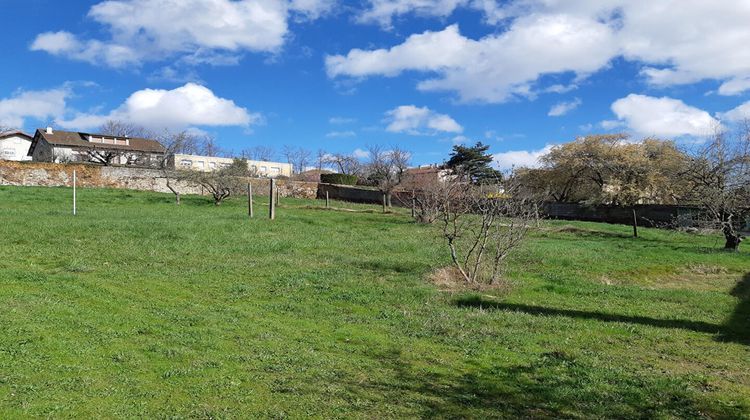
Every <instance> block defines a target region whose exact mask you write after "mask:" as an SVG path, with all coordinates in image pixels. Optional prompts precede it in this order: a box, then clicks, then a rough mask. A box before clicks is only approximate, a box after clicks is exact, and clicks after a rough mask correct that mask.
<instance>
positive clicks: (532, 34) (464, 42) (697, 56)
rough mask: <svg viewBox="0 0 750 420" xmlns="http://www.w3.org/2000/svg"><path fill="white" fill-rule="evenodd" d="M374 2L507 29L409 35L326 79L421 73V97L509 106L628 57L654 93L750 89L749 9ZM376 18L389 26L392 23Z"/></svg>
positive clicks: (648, 2)
mask: <svg viewBox="0 0 750 420" xmlns="http://www.w3.org/2000/svg"><path fill="white" fill-rule="evenodd" d="M371 4H372V5H373V7H372V8H371V9H369V10H383V11H387V10H391V13H390V15H385V16H397V15H401V14H405V13H410V12H414V13H419V11H420V10H421V9H420V8H426V7H429V5H443V6H445V7H444V8H442V9H440V8H438V9H435V12H434V13H432V14H433V15H440V16H446V15H447V14H449V12H450V13H452V11H453V9H452V8H451V7H461V6H470V7H474V8H477V9H480V10H482V11H483V12H484V13H485V19H486V21H487V22H488V23H490V24H499V28H500V29H501V30H502V31H501V32H499V33H497V34H493V35H489V36H486V37H483V38H480V39H471V38H468V37H465V36H463V35H461V34H460V33H459V31H458V27H455V26H449V27H448V28H446V29H444V30H443V31H439V32H430V31H428V32H424V33H422V34H415V35H412V36H410V37H408V38H407V39H406V40H405V41H404V42H403V43H401V44H399V45H395V46H393V47H391V48H385V49H374V50H362V49H353V50H351V51H349V52H348V53H347V54H342V55H332V56H329V57H327V60H326V67H327V69H328V74H329V76H330V77H332V78H335V77H341V76H353V77H363V76H375V75H380V76H386V77H389V76H395V75H398V74H400V73H402V72H404V71H419V72H424V73H426V74H428V75H429V76H425V78H424V79H423V80H422V81H420V82H419V84H418V85H417V87H418V88H419V89H421V90H443V91H452V92H456V93H457V94H458V96H459V98H461V99H463V100H476V101H486V102H504V101H507V100H509V99H510V98H511V97H513V96H529V95H533V94H535V93H538V92H546V91H547V90H546V89H547V88H545V87H544V86H539V85H540V84H541V83H540V77H541V76H543V75H565V74H568V73H573V74H575V76H576V77H577V78H578V79H581V78H585V77H586V76H587V75H589V74H591V73H593V72H596V71H598V70H601V69H603V68H605V67H606V66H607V65H608V64H609V63H610V61H611V60H612V59H614V58H617V57H623V58H625V59H627V60H630V61H633V62H638V63H643V64H645V65H644V67H643V71H642V75H643V76H644V77H645V78H646V79H647V81H648V82H649V83H651V84H653V85H659V86H666V85H675V84H685V83H693V82H696V81H699V80H704V79H711V80H718V81H720V82H721V83H722V85H721V87H720V88H719V93H720V94H732V95H734V94H738V93H741V92H744V91H747V90H748V89H750V81H748V79H749V78H750V49H748V48H746V45H747V43H748V42H750V25H747V24H746V22H748V21H749V20H750V2H736V1H716V2H705V1H682V0H664V1H659V2H655V1H652V0H606V1H600V0H576V1H552V0H515V1H503V2H500V1H496V0H473V1H471V2H462V1H454V2H447V3H446V4H443V3H441V2H439V1H437V0H433V1H428V0H424V1H419V0H413V1H406V0H404V1H397V0H391V1H382V2H375V1H372V2H371ZM377 5H381V6H383V7H379V8H376V7H375V6H377ZM386 6H387V7H386ZM438 10H441V11H440V12H438ZM373 13H374V12H373ZM373 13H371V15H372V16H381V15H376V14H373ZM372 19H373V20H375V21H380V22H386V23H387V22H389V20H388V19H390V18H388V17H386V18H380V17H373V18H372Z"/></svg>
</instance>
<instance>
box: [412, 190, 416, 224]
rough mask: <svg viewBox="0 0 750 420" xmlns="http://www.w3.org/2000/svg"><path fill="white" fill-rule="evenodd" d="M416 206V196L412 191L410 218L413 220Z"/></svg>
mask: <svg viewBox="0 0 750 420" xmlns="http://www.w3.org/2000/svg"><path fill="white" fill-rule="evenodd" d="M416 206H417V196H416V195H415V194H414V190H412V191H411V218H412V219H413V218H414V216H415V211H416Z"/></svg>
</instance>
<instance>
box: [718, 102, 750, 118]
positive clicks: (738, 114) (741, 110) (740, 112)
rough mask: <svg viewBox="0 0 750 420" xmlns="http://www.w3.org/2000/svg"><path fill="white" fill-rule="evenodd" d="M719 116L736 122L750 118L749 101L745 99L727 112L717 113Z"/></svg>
mask: <svg viewBox="0 0 750 420" xmlns="http://www.w3.org/2000/svg"><path fill="white" fill-rule="evenodd" d="M719 118H721V119H722V120H725V121H730V122H738V121H744V120H747V119H750V101H747V102H745V103H743V104H741V105H740V106H738V107H736V108H734V109H732V110H729V111H727V112H723V113H719Z"/></svg>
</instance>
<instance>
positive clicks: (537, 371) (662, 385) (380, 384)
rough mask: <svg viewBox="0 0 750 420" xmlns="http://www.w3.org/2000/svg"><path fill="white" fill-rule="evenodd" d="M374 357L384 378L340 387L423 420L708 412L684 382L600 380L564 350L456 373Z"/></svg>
mask: <svg viewBox="0 0 750 420" xmlns="http://www.w3.org/2000/svg"><path fill="white" fill-rule="evenodd" d="M373 353H376V352H373ZM371 357H373V358H374V359H377V360H378V363H379V365H380V366H381V369H382V371H383V372H387V373H388V375H381V376H375V377H371V378H369V379H368V380H365V381H345V383H346V388H347V389H348V390H349V391H350V392H352V393H353V394H355V395H356V396H357V398H359V399H367V398H368V395H383V396H385V397H386V398H393V399H395V400H398V401H401V402H403V401H404V400H407V401H409V402H410V405H411V406H412V407H413V408H414V409H415V410H417V411H418V413H416V414H417V415H418V416H419V417H422V418H545V419H546V418H549V419H553V418H592V417H593V418H612V417H618V418H652V417H675V418H689V417H698V416H699V415H700V414H701V413H702V412H704V411H705V410H706V407H704V406H702V405H703V404H701V403H700V402H699V401H698V400H697V399H696V396H695V394H693V393H691V392H690V391H689V387H688V386H687V384H686V383H685V382H683V381H681V380H673V381H671V382H665V381H660V380H659V379H653V378H636V377H632V376H629V375H628V374H627V373H617V374H615V376H614V377H611V376H610V377H607V380H606V381H603V380H602V378H601V377H600V374H601V372H598V371H597V369H596V368H595V367H594V366H592V365H591V364H590V362H587V361H586V360H583V359H579V358H578V357H576V356H575V355H573V354H568V353H566V352H562V351H548V352H545V353H542V354H540V355H538V357H537V358H536V360H533V361H531V362H527V363H522V364H516V365H506V366H495V367H487V366H479V365H477V364H476V363H469V364H468V365H466V366H465V367H464V369H461V370H460V371H454V370H448V371H442V370H439V369H432V368H428V367H425V366H421V367H417V366H414V365H412V364H411V363H410V362H409V361H408V360H407V359H406V357H405V355H404V354H402V353H401V351H400V350H391V351H388V352H385V353H380V354H372V355H371ZM613 392H616V394H617V398H614V399H613V398H612V397H611V395H612V393H613ZM413 414H415V413H410V415H413ZM397 417H398V416H397Z"/></svg>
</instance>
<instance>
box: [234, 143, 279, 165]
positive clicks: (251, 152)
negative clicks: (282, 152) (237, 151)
mask: <svg viewBox="0 0 750 420" xmlns="http://www.w3.org/2000/svg"><path fill="white" fill-rule="evenodd" d="M275 154H276V152H275V151H274V150H273V148H272V147H268V146H255V147H253V148H251V149H244V150H243V151H242V157H243V158H246V159H250V160H259V161H263V162H269V161H271V160H273V156H274V155H275Z"/></svg>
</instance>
